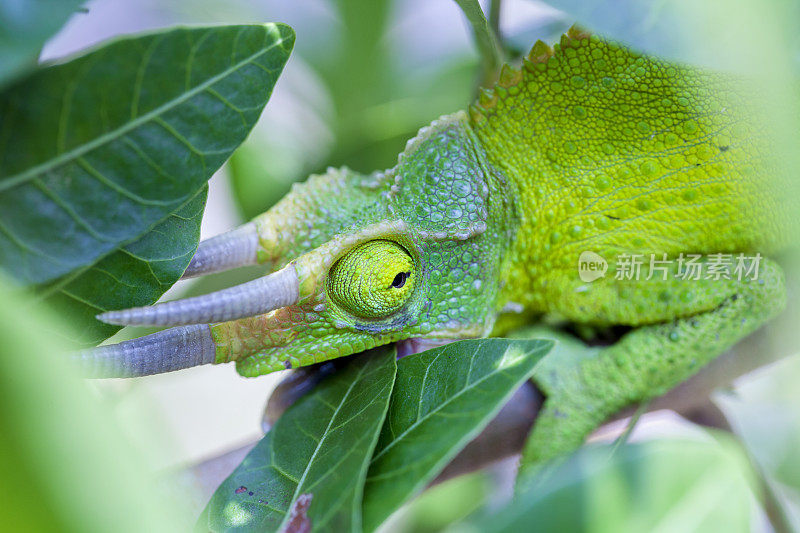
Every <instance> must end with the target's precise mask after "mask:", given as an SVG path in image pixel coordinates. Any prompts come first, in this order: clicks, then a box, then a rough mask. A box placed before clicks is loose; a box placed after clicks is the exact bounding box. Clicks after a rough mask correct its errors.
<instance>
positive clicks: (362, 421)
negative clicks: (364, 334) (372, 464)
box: [198, 347, 396, 532]
mask: <svg viewBox="0 0 800 533" xmlns="http://www.w3.org/2000/svg"><path fill="white" fill-rule="evenodd" d="M395 357H396V356H395V351H394V349H393V348H389V347H382V348H379V349H377V350H373V351H371V352H366V353H365V354H361V355H359V356H357V357H354V358H353V360H352V362H351V363H350V364H349V365H348V366H347V367H346V368H345V369H343V370H340V371H339V372H337V373H336V374H335V375H334V376H332V377H331V378H329V379H327V380H326V381H324V382H323V383H322V384H320V385H318V386H317V388H316V389H315V390H314V391H313V392H312V393H310V394H308V395H306V396H304V397H303V398H302V399H300V400H299V401H298V402H297V403H296V404H294V405H293V406H292V407H290V408H289V410H287V411H286V413H284V415H283V416H282V417H281V418H280V419H279V420H278V422H277V423H276V424H275V426H274V427H273V428H272V430H270V432H269V433H267V434H266V435H265V436H264V438H263V439H261V442H259V443H258V444H257V445H256V447H255V448H253V450H252V451H251V452H250V453H249V454H248V455H247V457H246V458H245V459H244V461H243V462H242V464H240V465H239V466H238V467H237V468H236V470H234V472H233V473H232V474H231V475H230V476H229V477H228V479H226V480H225V481H224V482H223V483H222V485H220V486H219V488H218V489H217V491H216V492H215V493H214V496H213V497H212V498H211V501H210V502H209V503H208V506H206V509H205V511H204V512H203V515H202V516H201V517H200V522H199V524H198V528H199V529H201V530H203V531H207V530H211V531H223V530H224V531H227V530H238V531H284V530H285V528H287V527H289V530H290V531H309V530H308V529H302V528H303V527H305V526H309V527H311V528H313V530H314V531H353V532H356V531H361V496H362V489H363V483H364V478H365V476H366V473H367V465H368V464H369V458H370V457H371V455H372V451H373V449H374V447H375V443H376V441H377V439H378V434H379V432H380V428H381V425H382V423H383V420H384V417H385V416H386V409H387V407H388V405H389V397H390V395H391V391H392V385H393V383H394V376H395V369H396V366H395Z"/></svg>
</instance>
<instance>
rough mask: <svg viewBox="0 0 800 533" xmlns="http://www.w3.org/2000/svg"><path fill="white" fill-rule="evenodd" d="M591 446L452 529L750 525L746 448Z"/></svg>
mask: <svg viewBox="0 0 800 533" xmlns="http://www.w3.org/2000/svg"><path fill="white" fill-rule="evenodd" d="M610 450H611V447H609V446H603V447H599V446H598V447H588V448H583V449H582V450H581V451H579V452H578V453H576V454H575V455H573V456H571V457H570V459H569V460H568V461H566V462H565V463H562V464H560V465H558V467H557V468H556V470H555V471H554V472H553V473H552V476H550V477H548V479H547V482H546V483H541V484H539V483H534V485H533V486H532V487H529V488H527V489H523V490H522V491H521V492H520V493H519V494H518V495H517V497H516V498H515V499H514V500H513V501H512V502H511V503H510V504H509V505H507V506H505V507H503V508H501V509H500V510H498V511H495V512H490V513H486V514H483V515H482V516H480V517H478V518H475V519H473V520H472V521H470V522H468V523H466V524H460V525H458V526H456V527H453V528H452V529H449V530H448V531H469V532H472V531H480V532H482V533H494V532H498V533H500V532H506V531H528V530H530V529H531V525H532V524H535V525H536V526H535V527H536V530H539V531H570V532H576V533H579V532H583V531H585V532H598V531H614V532H621V533H626V532H631V533H633V532H638V531H741V532H745V531H750V524H751V516H750V515H751V510H752V506H751V503H750V502H751V499H752V492H751V489H752V486H753V483H752V471H751V470H750V468H749V466H748V463H747V458H746V457H745V456H744V454H743V453H742V451H741V448H739V447H738V446H736V445H735V443H734V442H733V441H732V440H731V439H728V438H725V436H724V435H719V439H718V441H711V442H694V441H688V440H659V441H651V442H646V443H641V444H628V445H625V446H622V447H620V448H617V450H616V452H614V453H613V454H612V453H611V451H610Z"/></svg>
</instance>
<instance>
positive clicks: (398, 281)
mask: <svg viewBox="0 0 800 533" xmlns="http://www.w3.org/2000/svg"><path fill="white" fill-rule="evenodd" d="M410 274H411V272H398V273H397V275H396V276H395V277H394V280H392V287H394V288H395V289H402V288H403V285H405V284H406V280H407V279H408V276H409V275H410Z"/></svg>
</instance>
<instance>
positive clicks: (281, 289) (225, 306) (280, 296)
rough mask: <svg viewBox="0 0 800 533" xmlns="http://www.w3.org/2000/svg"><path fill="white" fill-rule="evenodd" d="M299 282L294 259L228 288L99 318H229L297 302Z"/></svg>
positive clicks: (165, 321) (150, 321) (159, 322)
mask: <svg viewBox="0 0 800 533" xmlns="http://www.w3.org/2000/svg"><path fill="white" fill-rule="evenodd" d="M298 290H299V283H298V279H297V273H296V272H295V269H294V265H292V264H291V263H290V264H289V265H287V266H286V267H284V268H282V269H281V270H279V271H277V272H273V273H272V274H269V275H267V276H264V277H262V278H258V279H255V280H253V281H248V282H247V283H242V284H241V285H236V286H234V287H230V288H228V289H223V290H221V291H217V292H212V293H210V294H204V295H203V296H195V297H193V298H186V299H183V300H174V301H172V302H163V303H159V304H156V305H152V306H149V307H134V308H131V309H123V310H120V311H108V312H106V313H102V314H99V315H97V319H98V320H101V321H103V322H106V323H108V324H117V325H122V326H183V325H188V324H205V323H213V322H227V321H229V320H235V319H237V318H244V317H250V316H256V315H260V314H264V313H267V312H269V311H272V310H274V309H279V308H281V307H285V306H287V305H291V304H293V303H296V302H297V300H298V298H299V295H298Z"/></svg>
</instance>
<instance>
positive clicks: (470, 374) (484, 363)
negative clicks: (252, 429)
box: [364, 339, 553, 531]
mask: <svg viewBox="0 0 800 533" xmlns="http://www.w3.org/2000/svg"><path fill="white" fill-rule="evenodd" d="M552 347H553V342H552V341H542V340H509V339H482V340H469V341H460V342H455V343H452V344H448V345H445V346H442V347H440V348H435V349H433V350H428V351H426V352H423V353H421V354H417V355H411V356H408V357H405V358H403V359H401V360H400V362H399V363H398V365H397V380H396V384H395V389H394V393H393V394H392V401H391V405H390V407H389V414H388V415H387V417H386V423H385V424H384V427H383V429H382V431H381V436H380V440H379V441H378V445H377V447H376V448H375V455H374V456H373V458H372V462H371V464H370V467H369V473H368V475H367V483H366V485H365V487H364V529H365V530H366V531H372V530H374V529H375V528H376V527H377V526H378V525H380V524H381V522H383V521H384V520H385V519H386V518H387V517H388V516H389V515H390V514H391V513H392V512H394V511H395V510H396V509H397V508H398V507H400V505H402V504H403V503H404V502H405V501H406V500H408V499H409V498H411V497H412V496H414V495H415V494H416V493H418V492H419V491H421V490H422V489H423V488H425V486H426V485H427V484H428V483H429V482H430V481H431V480H432V479H433V478H434V477H435V476H436V474H438V473H439V472H440V471H441V470H442V468H444V466H445V465H446V464H447V463H448V462H449V461H450V459H452V458H453V457H454V456H455V455H456V454H457V453H458V452H459V451H460V450H461V449H462V448H463V447H464V446H465V445H466V444H467V443H468V442H469V441H470V440H472V439H473V438H474V437H475V436H477V434H478V433H480V431H481V430H482V429H483V428H484V427H485V426H486V424H488V423H489V421H490V420H491V419H492V417H493V416H494V415H495V414H497V412H498V411H499V410H500V408H501V407H502V406H503V404H504V403H505V402H506V401H507V400H508V398H509V397H510V396H511V395H512V394H513V393H514V391H515V390H516V389H517V388H518V387H519V386H520V385H521V384H522V383H523V382H524V381H525V380H526V379H528V378H529V377H530V376H531V374H532V373H533V371H534V369H535V368H536V366H537V364H538V363H539V361H540V360H541V359H542V358H543V357H544V356H545V355H546V354H547V352H549V351H550V349H551V348H552Z"/></svg>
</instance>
